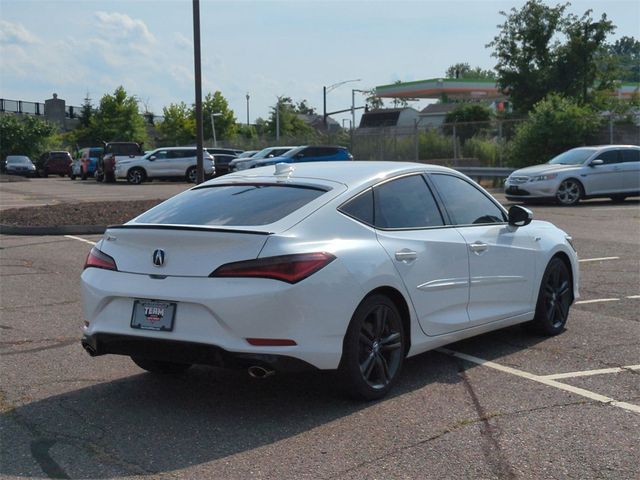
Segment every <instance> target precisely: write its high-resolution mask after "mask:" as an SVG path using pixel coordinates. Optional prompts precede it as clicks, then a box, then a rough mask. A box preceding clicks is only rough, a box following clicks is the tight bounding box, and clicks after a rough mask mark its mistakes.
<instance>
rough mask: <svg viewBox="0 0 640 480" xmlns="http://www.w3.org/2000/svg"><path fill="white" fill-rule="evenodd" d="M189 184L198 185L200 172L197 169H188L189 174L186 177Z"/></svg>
mask: <svg viewBox="0 0 640 480" xmlns="http://www.w3.org/2000/svg"><path fill="white" fill-rule="evenodd" d="M185 177H186V179H187V182H189V183H196V182H197V181H198V171H197V170H196V167H189V168H187V174H186V175H185Z"/></svg>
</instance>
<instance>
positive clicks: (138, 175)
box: [127, 168, 146, 185]
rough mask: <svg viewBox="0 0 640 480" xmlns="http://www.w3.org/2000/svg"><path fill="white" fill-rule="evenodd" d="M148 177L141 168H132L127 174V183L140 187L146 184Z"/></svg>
mask: <svg viewBox="0 0 640 480" xmlns="http://www.w3.org/2000/svg"><path fill="white" fill-rule="evenodd" d="M145 177H146V175H145V173H144V171H143V170H142V169H141V168H132V169H131V170H129V171H128V172H127V182H129V183H133V184H134V185H140V184H141V183H142V182H144V179H145Z"/></svg>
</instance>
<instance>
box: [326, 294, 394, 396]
mask: <svg viewBox="0 0 640 480" xmlns="http://www.w3.org/2000/svg"><path fill="white" fill-rule="evenodd" d="M404 357H405V336H404V329H403V325H402V319H401V318H400V312H399V311H398V308H397V307H396V306H395V304H394V303H393V302H392V301H391V300H390V299H389V298H388V297H386V296H384V295H371V296H369V297H367V298H365V299H364V300H363V301H362V302H361V303H360V305H359V306H358V308H357V309H356V311H355V313H354V314H353V317H352V318H351V322H350V323H349V328H348V329H347V333H346V335H345V338H344V343H343V350H342V359H341V361H340V367H339V369H338V370H339V374H340V376H341V377H342V381H343V383H344V388H345V390H346V391H347V393H348V394H350V395H351V396H353V397H355V398H358V399H363V400H376V399H378V398H382V397H383V396H385V395H386V394H387V393H388V392H389V390H391V388H392V387H393V385H394V384H395V382H396V380H397V379H398V377H399V375H400V372H401V370H402V364H403V362H404Z"/></svg>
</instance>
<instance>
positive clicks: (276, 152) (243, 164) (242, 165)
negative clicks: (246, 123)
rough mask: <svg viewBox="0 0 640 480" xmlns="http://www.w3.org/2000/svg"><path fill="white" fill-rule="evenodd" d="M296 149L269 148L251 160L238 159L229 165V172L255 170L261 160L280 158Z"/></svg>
mask: <svg viewBox="0 0 640 480" xmlns="http://www.w3.org/2000/svg"><path fill="white" fill-rule="evenodd" d="M292 148H296V147H267V148H263V149H262V150H260V151H259V152H258V153H256V154H255V155H253V156H252V157H250V158H236V159H235V160H231V162H230V163H229V171H230V172H237V171H238V170H246V169H247V168H253V167H255V166H256V165H257V163H258V161H259V160H262V159H264V158H272V157H279V156H280V155H284V154H285V153H287V152H288V151H289V150H291V149H292Z"/></svg>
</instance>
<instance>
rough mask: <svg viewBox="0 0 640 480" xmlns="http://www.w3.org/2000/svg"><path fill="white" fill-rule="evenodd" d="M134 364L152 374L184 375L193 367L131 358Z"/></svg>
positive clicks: (187, 364)
mask: <svg viewBox="0 0 640 480" xmlns="http://www.w3.org/2000/svg"><path fill="white" fill-rule="evenodd" d="M131 360H133V363H135V364H136V365H137V366H139V367H140V368H142V369H143V370H146V371H147V372H151V373H163V374H167V373H182V372H184V371H186V370H188V369H189V368H190V367H191V364H190V363H175V362H165V361H162V360H150V359H148V358H140V357H131Z"/></svg>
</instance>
